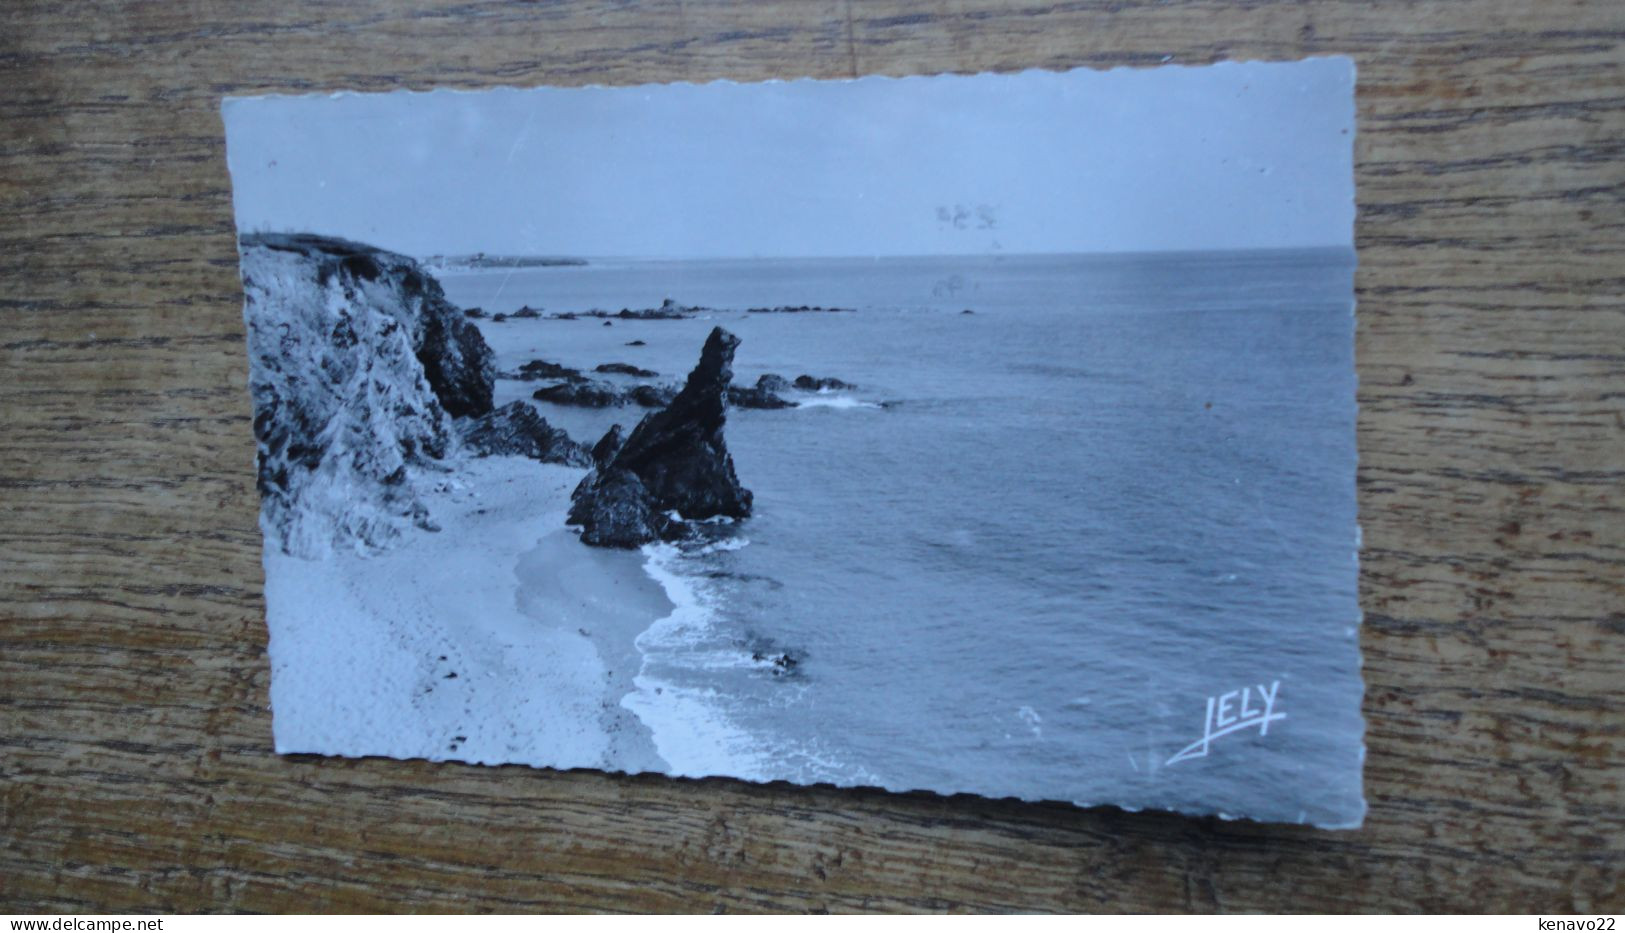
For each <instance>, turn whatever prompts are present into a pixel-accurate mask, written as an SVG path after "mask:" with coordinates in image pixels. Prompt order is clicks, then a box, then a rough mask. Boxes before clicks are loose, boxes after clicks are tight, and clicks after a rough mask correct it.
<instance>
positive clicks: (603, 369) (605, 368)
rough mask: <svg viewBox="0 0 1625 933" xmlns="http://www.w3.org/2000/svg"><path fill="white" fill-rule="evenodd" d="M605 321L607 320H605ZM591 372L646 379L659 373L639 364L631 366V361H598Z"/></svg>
mask: <svg viewBox="0 0 1625 933" xmlns="http://www.w3.org/2000/svg"><path fill="white" fill-rule="evenodd" d="M605 323H608V322H607V321H606V322H605ZM593 372H595V373H619V374H621V375H623V376H637V377H638V378H640V379H648V378H650V377H652V376H658V375H660V374H659V373H657V372H655V371H654V370H652V369H644V368H643V367H641V366H633V365H632V364H631V363H599V364H598V365H597V366H595V367H593Z"/></svg>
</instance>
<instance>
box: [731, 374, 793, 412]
mask: <svg viewBox="0 0 1625 933" xmlns="http://www.w3.org/2000/svg"><path fill="white" fill-rule="evenodd" d="M728 404H730V405H733V406H734V407H735V408H794V407H795V403H794V402H788V401H785V400H784V399H782V398H780V397H779V396H778V395H777V394H776V393H774V392H772V391H770V390H768V389H764V388H762V385H761V381H760V380H758V381H757V384H756V385H755V386H754V387H752V388H748V389H747V388H745V387H744V386H729V387H728Z"/></svg>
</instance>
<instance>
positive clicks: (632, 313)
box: [550, 298, 711, 324]
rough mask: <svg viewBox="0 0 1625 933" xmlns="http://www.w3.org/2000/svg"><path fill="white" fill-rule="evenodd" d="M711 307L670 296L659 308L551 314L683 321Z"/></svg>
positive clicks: (569, 318) (565, 317)
mask: <svg viewBox="0 0 1625 933" xmlns="http://www.w3.org/2000/svg"><path fill="white" fill-rule="evenodd" d="M709 310H711V309H710V308H702V307H698V306H691V305H682V304H678V303H677V302H675V301H672V300H671V299H670V298H667V299H666V300H665V301H663V302H661V304H660V307H658V308H639V309H633V308H622V309H621V310H619V311H604V310H601V309H598V308H594V309H592V310H591V311H565V312H562V313H560V314H555V315H552V316H551V318H550V319H551V320H555V321H579V320H581V319H582V318H596V319H599V320H602V321H603V322H604V323H606V324H608V323H611V320H610V319H611V318H613V319H614V320H617V321H681V320H685V319H687V318H690V317H693V316H694V315H695V314H698V313H700V312H702V311H709Z"/></svg>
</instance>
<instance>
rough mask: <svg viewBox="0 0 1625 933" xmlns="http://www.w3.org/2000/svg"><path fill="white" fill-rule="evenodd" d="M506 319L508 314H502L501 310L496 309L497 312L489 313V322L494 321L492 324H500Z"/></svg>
mask: <svg viewBox="0 0 1625 933" xmlns="http://www.w3.org/2000/svg"><path fill="white" fill-rule="evenodd" d="M507 319H508V316H507V315H506V314H503V313H502V312H501V311H498V312H497V313H495V314H493V315H491V322H492V323H494V324H501V323H502V322H503V321H506V320H507Z"/></svg>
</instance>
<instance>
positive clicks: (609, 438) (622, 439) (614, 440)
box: [592, 424, 626, 470]
mask: <svg viewBox="0 0 1625 933" xmlns="http://www.w3.org/2000/svg"><path fill="white" fill-rule="evenodd" d="M625 443H626V435H624V434H622V433H621V426H620V425H618V424H612V425H610V426H609V430H608V431H605V432H604V436H603V437H600V438H599V439H598V443H596V444H594V445H592V463H593V466H595V467H597V468H598V469H600V470H601V469H603V468H604V467H606V466H608V465H609V462H610V461H611V460H613V459H615V455H616V454H618V453H620V452H621V447H622V446H623V445H624V444H625Z"/></svg>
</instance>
